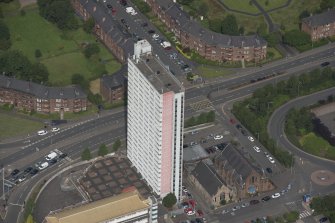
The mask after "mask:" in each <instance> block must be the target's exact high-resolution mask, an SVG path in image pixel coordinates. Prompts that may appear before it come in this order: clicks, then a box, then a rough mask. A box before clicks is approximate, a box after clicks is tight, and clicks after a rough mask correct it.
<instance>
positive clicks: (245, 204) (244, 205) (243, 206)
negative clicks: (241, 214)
mask: <svg viewBox="0 0 335 223" xmlns="http://www.w3.org/2000/svg"><path fill="white" fill-rule="evenodd" d="M248 206H249V203H243V204H242V205H241V207H242V208H245V207H248Z"/></svg>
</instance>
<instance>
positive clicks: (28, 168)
mask: <svg viewBox="0 0 335 223" xmlns="http://www.w3.org/2000/svg"><path fill="white" fill-rule="evenodd" d="M32 170H33V168H32V167H31V166H30V167H27V168H26V169H25V170H24V173H30V171H32Z"/></svg>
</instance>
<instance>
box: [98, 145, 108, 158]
mask: <svg viewBox="0 0 335 223" xmlns="http://www.w3.org/2000/svg"><path fill="white" fill-rule="evenodd" d="M107 154H108V148H107V146H106V145H105V144H101V145H100V147H99V151H98V156H106V155H107Z"/></svg>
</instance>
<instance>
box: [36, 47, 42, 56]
mask: <svg viewBox="0 0 335 223" xmlns="http://www.w3.org/2000/svg"><path fill="white" fill-rule="evenodd" d="M41 56H42V53H41V50H40V49H36V50H35V57H36V58H40V57H41Z"/></svg>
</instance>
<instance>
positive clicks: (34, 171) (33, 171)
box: [30, 169, 38, 176]
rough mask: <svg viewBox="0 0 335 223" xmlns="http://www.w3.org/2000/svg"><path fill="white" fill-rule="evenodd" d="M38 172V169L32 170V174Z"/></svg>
mask: <svg viewBox="0 0 335 223" xmlns="http://www.w3.org/2000/svg"><path fill="white" fill-rule="evenodd" d="M37 173H38V169H33V170H32V171H30V175H32V176H33V175H35V174H37Z"/></svg>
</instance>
